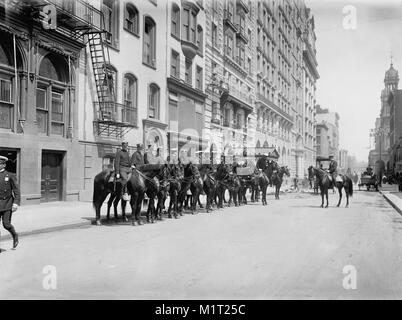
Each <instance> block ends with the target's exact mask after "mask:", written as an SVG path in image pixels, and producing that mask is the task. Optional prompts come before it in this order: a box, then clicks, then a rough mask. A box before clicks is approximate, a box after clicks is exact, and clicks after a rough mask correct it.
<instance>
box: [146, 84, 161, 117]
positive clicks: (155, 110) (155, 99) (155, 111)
mask: <svg viewBox="0 0 402 320" xmlns="http://www.w3.org/2000/svg"><path fill="white" fill-rule="evenodd" d="M159 95H160V92H159V87H158V86H157V85H156V84H155V83H152V84H150V85H149V89H148V117H149V118H151V119H159V103H160V97H159Z"/></svg>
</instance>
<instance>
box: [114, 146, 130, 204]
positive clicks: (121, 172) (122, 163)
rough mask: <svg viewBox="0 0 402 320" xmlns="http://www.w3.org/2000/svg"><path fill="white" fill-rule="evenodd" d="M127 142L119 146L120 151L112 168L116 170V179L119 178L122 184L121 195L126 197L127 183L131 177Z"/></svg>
mask: <svg viewBox="0 0 402 320" xmlns="http://www.w3.org/2000/svg"><path fill="white" fill-rule="evenodd" d="M127 147H128V142H123V143H122V144H121V149H120V150H119V151H117V153H116V161H115V164H114V168H115V170H116V178H117V179H119V178H121V184H122V195H123V196H124V197H127V181H128V180H129V179H130V177H131V170H132V167H131V160H130V154H129V153H128V150H127Z"/></svg>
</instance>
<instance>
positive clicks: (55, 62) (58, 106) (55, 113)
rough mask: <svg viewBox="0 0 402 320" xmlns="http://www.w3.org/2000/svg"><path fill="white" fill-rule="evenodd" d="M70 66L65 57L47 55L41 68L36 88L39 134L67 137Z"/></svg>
mask: <svg viewBox="0 0 402 320" xmlns="http://www.w3.org/2000/svg"><path fill="white" fill-rule="evenodd" d="M68 70H69V69H68V64H67V62H66V60H65V58H64V57H61V56H59V55H55V54H48V55H46V56H45V57H44V58H43V59H42V61H41V64H40V66H39V79H38V82H37V87H36V121H37V126H38V131H39V133H43V134H46V135H59V136H65V134H66V132H65V131H66V130H65V122H66V120H67V110H68V108H67V103H66V101H68V100H67V92H66V88H67V85H68V82H69V80H68V79H69V73H68Z"/></svg>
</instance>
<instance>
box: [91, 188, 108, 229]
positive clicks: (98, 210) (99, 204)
mask: <svg viewBox="0 0 402 320" xmlns="http://www.w3.org/2000/svg"><path fill="white" fill-rule="evenodd" d="M107 195H108V193H107V192H104V193H102V194H101V195H100V196H99V198H98V199H97V200H96V201H95V202H94V207H95V215H96V225H97V226H101V225H102V223H101V208H102V204H103V202H104V201H105V200H106V197H107Z"/></svg>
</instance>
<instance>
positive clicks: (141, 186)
mask: <svg viewBox="0 0 402 320" xmlns="http://www.w3.org/2000/svg"><path fill="white" fill-rule="evenodd" d="M112 174H114V172H113V171H112V170H109V169H107V170H104V171H102V172H100V173H98V174H97V175H96V176H95V178H94V192H93V197H92V205H93V207H94V209H95V213H96V224H97V225H98V226H99V225H101V215H100V213H101V207H102V204H103V202H104V201H105V199H106V197H107V196H108V195H109V194H111V196H110V199H109V201H108V214H107V218H109V214H110V206H111V203H112V201H113V200H114V202H113V203H114V209H115V211H114V215H115V218H116V219H117V204H118V203H119V201H120V199H121V182H120V181H115V182H112V181H110V177H111V175H112ZM127 190H128V191H129V193H130V195H131V200H130V205H131V210H132V211H131V212H132V220H133V225H134V223H135V221H138V222H139V224H140V223H141V222H140V220H139V215H140V213H141V205H142V200H143V198H144V193H145V183H144V179H143V178H142V177H141V176H140V175H139V174H138V173H137V172H136V170H134V171H133V173H132V175H131V177H130V179H129V181H128V182H127ZM121 207H122V215H123V219H125V220H126V221H127V218H126V213H125V208H126V201H124V200H122V202H121Z"/></svg>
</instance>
